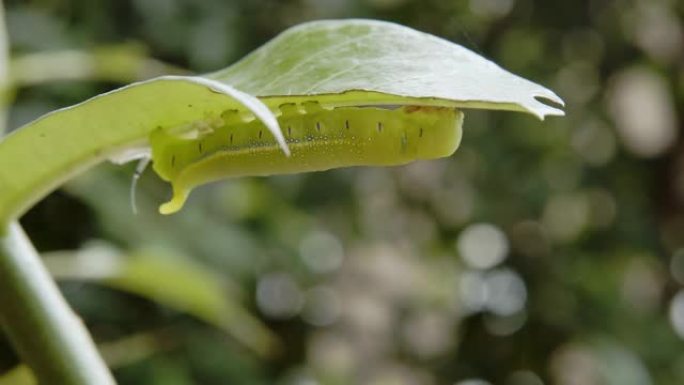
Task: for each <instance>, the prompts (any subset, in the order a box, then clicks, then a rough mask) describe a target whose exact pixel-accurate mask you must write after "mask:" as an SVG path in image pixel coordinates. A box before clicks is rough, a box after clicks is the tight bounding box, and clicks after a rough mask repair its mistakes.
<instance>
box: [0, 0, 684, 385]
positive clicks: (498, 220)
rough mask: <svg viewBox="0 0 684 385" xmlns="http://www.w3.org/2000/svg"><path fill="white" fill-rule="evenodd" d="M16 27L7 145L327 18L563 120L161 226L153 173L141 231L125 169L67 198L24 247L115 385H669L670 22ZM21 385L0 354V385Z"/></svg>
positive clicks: (95, 174)
mask: <svg viewBox="0 0 684 385" xmlns="http://www.w3.org/2000/svg"><path fill="white" fill-rule="evenodd" d="M5 5H6V18H7V24H8V29H9V37H10V40H11V49H12V58H13V63H12V64H13V66H12V75H13V80H14V82H15V84H16V95H15V96H16V99H15V102H14V104H13V105H12V107H11V110H10V113H11V115H10V126H11V127H12V128H16V127H18V126H20V125H22V124H24V123H26V122H28V121H30V120H32V119H34V118H36V117H38V116H40V115H41V114H43V113H46V112H48V111H51V110H53V109H55V108H59V107H63V106H68V105H71V104H74V103H77V102H80V101H82V100H84V99H86V98H88V97H91V96H93V95H96V94H98V93H100V92H103V91H107V90H110V89H113V88H116V87H118V86H120V85H122V84H126V83H129V82H131V81H135V80H139V79H145V78H148V77H151V76H156V75H159V74H166V73H185V72H187V71H190V72H194V73H201V72H206V71H212V70H216V69H220V68H223V67H225V66H227V65H228V64H230V63H232V62H234V61H236V60H238V59H239V58H241V57H242V56H244V55H245V54H246V53H248V52H249V51H251V50H252V49H254V48H256V47H258V46H259V45H261V44H263V43H264V42H266V41H267V40H268V39H270V38H272V37H273V36H275V35H276V34H277V33H278V32H280V31H282V30H283V29H285V28H287V27H289V26H292V25H295V24H297V23H300V22H303V21H307V20H313V19H321V18H348V17H367V18H377V19H383V20H392V21H396V22H399V23H402V24H405V25H408V26H411V27H414V28H416V29H419V30H423V31H426V32H430V33H432V34H435V35H438V36H441V37H444V38H446V39H449V40H451V41H453V42H456V43H459V44H461V45H464V46H466V47H468V48H470V49H472V50H473V51H475V52H477V53H479V54H481V55H483V56H485V57H488V58H490V59H492V60H494V61H496V62H497V63H499V64H500V65H502V66H503V67H505V68H507V69H509V70H511V71H512V72H515V73H518V74H520V75H522V76H524V77H526V78H528V79H531V80H533V81H536V82H539V83H541V84H543V85H546V86H548V87H550V88H552V89H553V90H555V91H556V92H557V93H558V94H559V95H560V96H561V97H563V98H564V99H565V101H566V103H567V107H566V112H567V116H566V117H564V118H549V119H547V121H545V122H539V121H537V120H535V119H534V118H533V117H531V116H527V115H523V114H518V113H511V112H483V111H468V112H467V113H466V120H465V126H464V139H463V142H462V145H461V148H460V149H459V151H458V152H457V153H456V154H455V155H454V156H452V157H450V158H448V159H443V160H438V161H429V162H417V163H414V164H411V165H408V166H405V167H395V168H353V169H342V170H334V171H329V172H321V173H312V174H303V175H293V176H283V177H272V178H244V179H239V180H232V181H228V182H225V183H219V184H215V185H212V186H207V187H203V188H201V189H199V190H197V191H196V192H195V193H194V194H193V196H192V197H191V199H190V202H189V203H188V205H187V206H186V208H185V209H184V211H182V212H181V213H180V214H177V215H175V216H172V217H161V216H159V215H158V214H156V206H157V205H158V204H159V203H160V202H162V201H164V200H165V199H166V198H167V197H168V196H169V194H170V191H169V188H168V186H167V185H165V184H164V183H163V182H161V181H160V180H159V179H158V178H157V177H156V176H155V175H154V174H153V173H152V172H149V171H148V172H147V173H145V174H144V175H143V177H142V179H141V181H140V182H141V183H140V189H139V192H138V205H139V211H140V212H139V214H138V215H133V213H132V212H131V209H130V201H129V195H128V189H129V186H130V179H131V175H132V172H133V168H134V165H130V164H129V165H125V166H114V165H109V164H107V165H102V166H99V167H97V168H96V169H94V170H92V171H90V172H88V173H86V174H85V175H83V176H81V177H78V178H76V179H75V180H73V181H72V182H70V183H68V184H67V185H65V186H64V187H63V188H62V189H60V190H59V191H56V192H55V193H53V194H51V195H50V196H49V197H48V198H46V199H45V200H44V201H42V202H41V203H40V204H38V205H37V206H36V207H35V208H33V209H32V210H31V211H30V212H29V213H28V214H26V216H25V217H24V218H22V224H23V225H24V226H25V227H26V229H27V231H28V233H29V234H30V236H31V237H32V239H33V240H34V241H35V243H36V245H37V247H38V248H39V249H40V250H41V251H42V252H43V253H44V255H45V260H46V263H47V264H48V266H49V267H50V269H51V270H52V272H53V273H54V274H55V276H56V277H57V279H58V280H59V282H60V286H61V288H62V289H63V291H64V293H65V295H66V297H67V298H68V300H69V302H70V303H71V304H72V305H73V306H74V307H75V309H76V310H77V312H78V313H79V314H80V315H82V316H83V318H84V320H85V322H86V324H87V326H88V328H89V329H90V330H91V331H92V333H93V335H94V337H95V339H96V340H97V342H98V343H99V344H100V346H101V349H102V351H103V354H104V355H105V357H106V359H107V361H108V362H109V364H110V365H111V366H112V367H113V368H114V373H115V375H116V377H117V379H118V381H119V383H120V384H121V385H136V384H145V385H190V384H201V385H212V384H235V385H239V384H245V385H252V384H257V385H258V384H282V385H338V384H363V385H404V384H406V385H437V384H458V385H487V384H492V385H499V384H502V385H542V384H558V385H580V384H581V385H599V384H616V385H617V384H619V385H650V384H663V385H667V384H681V383H682V381H684V380H682V378H684V341H683V338H684V248H683V247H684V146H683V143H682V139H681V134H680V131H681V130H682V127H683V126H682V114H683V113H684V104H683V103H682V102H683V100H684V64H683V63H684V32H683V28H684V27H683V25H682V24H683V16H684V3H683V2H681V1H677V0H612V1H611V0H573V1H566V0H558V1H548V0H470V1H468V0H298V1H297V0H288V1H281V0H249V1H247V0H244V1H240V0H232V1H220V0H202V1H192V0H96V1H93V0H72V1H65V0H30V1H26V0H25V1H18V0H15V1H6V2H5ZM0 166H1V167H5V166H6V165H0ZM17 364H18V360H17V358H16V356H15V355H14V353H13V352H12V350H11V348H10V347H9V345H8V344H7V342H6V341H5V340H0V374H2V373H4V376H1V375H0V384H3V385H16V384H21V383H22V382H21V381H23V380H22V379H21V378H23V377H22V376H21V375H19V374H17V373H18V371H17V369H16V368H15V365H17ZM13 368H14V369H13Z"/></svg>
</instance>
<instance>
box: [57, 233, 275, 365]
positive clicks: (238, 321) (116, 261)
mask: <svg viewBox="0 0 684 385" xmlns="http://www.w3.org/2000/svg"><path fill="white" fill-rule="evenodd" d="M45 263H46V265H47V267H48V269H49V270H50V273H52V274H53V275H54V276H55V278H56V279H57V280H78V281H91V282H95V283H98V284H100V285H104V286H108V287H112V288H115V289H118V290H122V291H126V292H129V293H133V294H136V295H139V296H141V297H144V298H147V299H149V300H151V301H154V302H156V303H159V304H161V305H164V306H167V307H169V308H171V309H175V310H177V311H181V312H184V313H187V314H190V315H192V316H194V317H196V318H198V319H201V320H203V321H205V322H207V323H209V324H211V325H213V326H215V327H217V328H219V329H221V330H223V331H224V332H226V333H227V334H229V335H230V336H231V337H233V338H234V339H235V340H237V341H239V342H240V343H241V344H242V345H243V346H246V347H248V348H250V349H251V350H252V351H254V352H255V353H257V354H259V355H262V356H269V355H271V354H273V353H274V352H275V351H276V350H277V349H278V348H279V341H278V340H277V337H276V336H275V335H274V334H273V333H272V332H271V331H270V329H268V327H266V326H265V325H264V324H263V323H262V322H261V321H259V320H258V319H257V318H256V317H254V316H253V315H251V314H250V313H249V311H247V309H245V308H244V307H243V306H242V305H241V304H240V303H239V296H240V293H239V292H237V287H236V286H234V285H231V282H230V281H228V280H227V279H226V277H223V276H219V275H217V274H214V273H213V272H212V271H208V270H206V269H205V268H204V267H202V266H200V265H198V264H196V263H193V262H191V261H190V260H188V259H186V258H179V257H177V256H174V255H169V253H168V252H164V251H163V250H146V251H140V252H137V253H132V254H131V255H124V254H122V253H121V252H119V251H117V250H116V249H113V248H112V247H111V246H109V245H106V244H96V245H92V246H90V247H86V248H84V249H82V250H79V251H75V252H74V251H63V252H51V253H47V254H46V255H45Z"/></svg>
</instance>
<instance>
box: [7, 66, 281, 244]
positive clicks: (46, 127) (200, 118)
mask: <svg viewBox="0 0 684 385" xmlns="http://www.w3.org/2000/svg"><path fill="white" fill-rule="evenodd" d="M226 109H237V110H250V111H251V112H252V113H254V114H255V115H256V116H257V117H258V118H259V119H261V120H262V121H263V122H264V123H265V124H266V126H267V127H268V128H269V129H270V130H271V131H272V132H273V133H274V135H275V136H276V138H278V140H279V141H280V142H281V143H282V145H283V146H285V144H284V139H283V137H282V134H281V133H280V128H279V127H278V122H277V121H276V120H275V117H274V116H273V115H272V114H271V112H270V111H269V110H268V108H267V107H266V106H264V105H263V103H261V102H260V101H259V100H258V99H256V98H254V97H253V96H250V95H248V94H245V93H243V92H240V91H238V90H236V89H234V88H232V87H230V86H227V85H225V84H223V83H220V82H216V81H213V80H210V79H205V78H200V77H191V76H165V77H160V78H156V79H152V80H148V81H144V82H140V83H134V84H132V85H130V86H127V87H123V88H120V89H118V90H116V91H113V92H109V93H106V94H103V95H99V96H96V97H94V98H92V99H89V100H87V101H85V102H83V103H81V104H77V105H75V106H72V107H68V108H64V109H61V110H57V111H54V112H52V113H50V114H47V115H45V116H43V117H41V118H39V119H37V120H35V121H33V122H31V123H29V124H27V125H26V126H24V127H22V128H20V129H18V130H16V131H14V132H12V133H10V134H9V135H8V136H7V137H6V138H4V140H3V141H2V142H0V223H8V221H9V220H11V219H14V218H16V217H18V216H20V215H21V214H23V213H24V212H25V211H26V210H27V209H28V208H29V207H30V206H31V205H32V204H33V203H35V202H36V201H38V200H40V199H41V198H42V197H44V196H45V195H47V194H48V193H49V192H50V191H52V190H54V189H55V188H57V187H59V185H61V184H62V183H63V182H65V181H66V180H68V179H69V178H71V177H73V176H74V175H75V174H77V173H79V172H80V171H82V170H85V169H87V168H89V167H91V166H93V165H95V164H97V163H100V162H101V161H103V160H105V159H114V160H116V159H122V157H123V159H125V158H126V157H129V156H135V155H138V156H139V153H140V151H141V150H142V151H145V148H146V147H147V136H148V135H149V134H150V133H151V132H152V131H153V130H154V129H156V128H157V127H179V126H187V127H188V129H191V128H192V127H193V125H194V124H197V123H200V122H204V121H206V120H207V119H212V118H214V117H217V116H219V115H220V114H221V112H222V111H225V110H226ZM136 153H138V154H136ZM0 232H1V229H0Z"/></svg>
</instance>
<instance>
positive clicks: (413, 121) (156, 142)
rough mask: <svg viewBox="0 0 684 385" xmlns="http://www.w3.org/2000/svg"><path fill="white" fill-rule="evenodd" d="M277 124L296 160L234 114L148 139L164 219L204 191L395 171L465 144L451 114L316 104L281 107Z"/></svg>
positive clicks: (457, 114) (455, 113)
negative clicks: (236, 182) (275, 178)
mask: <svg viewBox="0 0 684 385" xmlns="http://www.w3.org/2000/svg"><path fill="white" fill-rule="evenodd" d="M278 112H279V116H278V123H279V124H280V127H281V129H282V131H283V135H284V136H285V139H286V142H287V144H288V147H289V148H290V151H291V156H289V157H288V156H286V155H285V154H284V153H283V151H282V150H281V148H280V147H279V146H278V143H277V142H276V140H275V139H274V138H273V136H272V135H270V132H269V131H268V130H267V128H266V127H265V126H264V125H263V124H262V123H261V122H260V121H259V120H256V119H254V118H253V117H249V116H243V115H242V114H241V113H239V112H238V111H237V110H228V111H225V112H224V113H223V114H222V115H221V118H220V119H217V120H215V121H214V122H213V123H212V124H205V125H204V126H202V127H199V128H198V129H196V130H194V131H195V132H194V135H193V136H192V137H187V136H181V135H175V134H173V133H172V132H170V131H168V130H164V129H162V128H159V129H157V130H156V131H154V132H153V133H152V134H151V136H150V144H151V147H152V161H153V168H154V170H155V171H156V172H157V174H159V176H160V177H161V178H162V179H164V180H166V181H168V182H170V183H171V185H172V187H173V197H172V199H171V200H170V201H168V202H166V203H164V204H162V205H161V206H160V208H159V211H160V212H161V213H162V214H171V213H174V212H176V211H178V210H180V208H181V207H182V206H183V204H184V203H185V201H186V199H187V197H188V195H189V194H190V191H191V190H192V189H193V188H195V187H197V186H199V185H202V184H205V183H209V182H213V181H217V180H221V179H225V178H228V177H240V176H264V175H273V174H288V173H298V172H306V171H321V170H327V169H331V168H337V167H348V166H374V165H377V166H390V165H401V164H405V163H409V162H411V161H413V160H417V159H434V158H440V157H445V156H449V155H451V154H452V153H453V152H454V151H455V150H456V148H457V147H458V145H459V143H460V141H461V123H462V121H463V113H462V112H461V111H459V110H456V109H453V108H444V107H421V106H394V107H385V108H380V107H372V106H368V107H337V108H333V109H327V108H324V107H322V106H321V105H320V104H318V103H316V102H305V103H302V104H283V105H281V106H280V107H279V111H278Z"/></svg>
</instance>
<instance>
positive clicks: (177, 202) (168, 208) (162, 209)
mask: <svg viewBox="0 0 684 385" xmlns="http://www.w3.org/2000/svg"><path fill="white" fill-rule="evenodd" d="M188 195H190V190H189V189H187V188H185V187H179V186H177V185H175V184H174V185H173V197H172V198H171V200H170V201H168V202H166V203H163V204H162V205H161V206H159V213H161V214H164V215H169V214H173V213H175V212H177V211H178V210H180V209H181V208H183V205H184V204H185V201H186V200H187V199H188Z"/></svg>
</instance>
